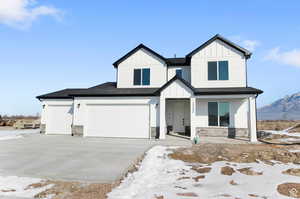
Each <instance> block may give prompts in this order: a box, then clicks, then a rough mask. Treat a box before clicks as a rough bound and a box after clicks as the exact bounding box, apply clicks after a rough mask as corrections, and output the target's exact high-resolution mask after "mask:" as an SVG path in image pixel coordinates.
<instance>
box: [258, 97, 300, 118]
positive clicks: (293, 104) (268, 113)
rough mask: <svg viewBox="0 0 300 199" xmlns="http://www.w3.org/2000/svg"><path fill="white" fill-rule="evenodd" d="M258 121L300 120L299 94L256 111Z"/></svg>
mask: <svg viewBox="0 0 300 199" xmlns="http://www.w3.org/2000/svg"><path fill="white" fill-rule="evenodd" d="M257 118H258V119H259V120H300V92H299V93H295V94H293V95H290V96H286V97H284V98H281V99H279V100H277V101H275V102H273V103H272V104H270V105H267V106H264V107H262V108H260V109H258V110H257Z"/></svg>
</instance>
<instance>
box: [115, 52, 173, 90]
mask: <svg viewBox="0 0 300 199" xmlns="http://www.w3.org/2000/svg"><path fill="white" fill-rule="evenodd" d="M139 68H150V85H148V86H143V85H133V71H134V69H139ZM117 70H118V73H117V75H118V82H117V87H118V88H143V87H147V88H149V87H150V88H151V87H161V86H162V85H163V84H165V83H166V80H167V66H166V64H165V62H164V61H163V60H161V59H159V58H158V57H156V56H155V55H153V54H151V53H149V52H148V51H147V50H145V49H140V50H138V51H137V52H135V53H134V54H132V55H131V56H130V57H128V58H127V59H125V60H124V61H122V62H121V63H120V64H119V66H118V69H117Z"/></svg>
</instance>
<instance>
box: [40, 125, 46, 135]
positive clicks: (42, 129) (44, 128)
mask: <svg viewBox="0 0 300 199" xmlns="http://www.w3.org/2000/svg"><path fill="white" fill-rule="evenodd" d="M40 133H42V134H45V133H46V124H41V125H40Z"/></svg>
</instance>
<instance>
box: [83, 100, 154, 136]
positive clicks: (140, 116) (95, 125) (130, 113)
mask: <svg viewBox="0 0 300 199" xmlns="http://www.w3.org/2000/svg"><path fill="white" fill-rule="evenodd" d="M86 118H87V125H86V126H85V133H84V134H85V136H100V137H128V138H149V105H144V104H143V105H132V104H131V105H126V104H113V105H112V104H102V105H88V112H87V117H86Z"/></svg>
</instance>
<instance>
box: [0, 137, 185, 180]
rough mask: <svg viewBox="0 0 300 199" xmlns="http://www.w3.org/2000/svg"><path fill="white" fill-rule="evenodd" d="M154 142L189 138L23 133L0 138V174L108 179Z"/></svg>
mask: <svg viewBox="0 0 300 199" xmlns="http://www.w3.org/2000/svg"><path fill="white" fill-rule="evenodd" d="M156 144H163V145H190V141H188V140H176V139H175V140H169V141H154V140H152V141H151V140H145V139H117V138H82V137H72V136H64V135H40V134H35V135H27V136H26V137H25V138H21V139H14V140H5V141H0V174H1V175H2V176H3V175H7V176H12V175H13V176H26V177H37V178H45V179H53V180H70V181H85V182H100V183H111V182H113V181H115V180H117V179H119V178H120V177H121V176H122V175H123V174H124V173H125V172H126V171H127V169H128V168H129V167H130V166H131V165H132V164H133V163H134V162H135V161H136V160H137V159H138V158H139V157H141V156H142V155H143V153H144V152H145V151H146V150H147V149H149V148H150V147H152V146H153V145H156Z"/></svg>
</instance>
